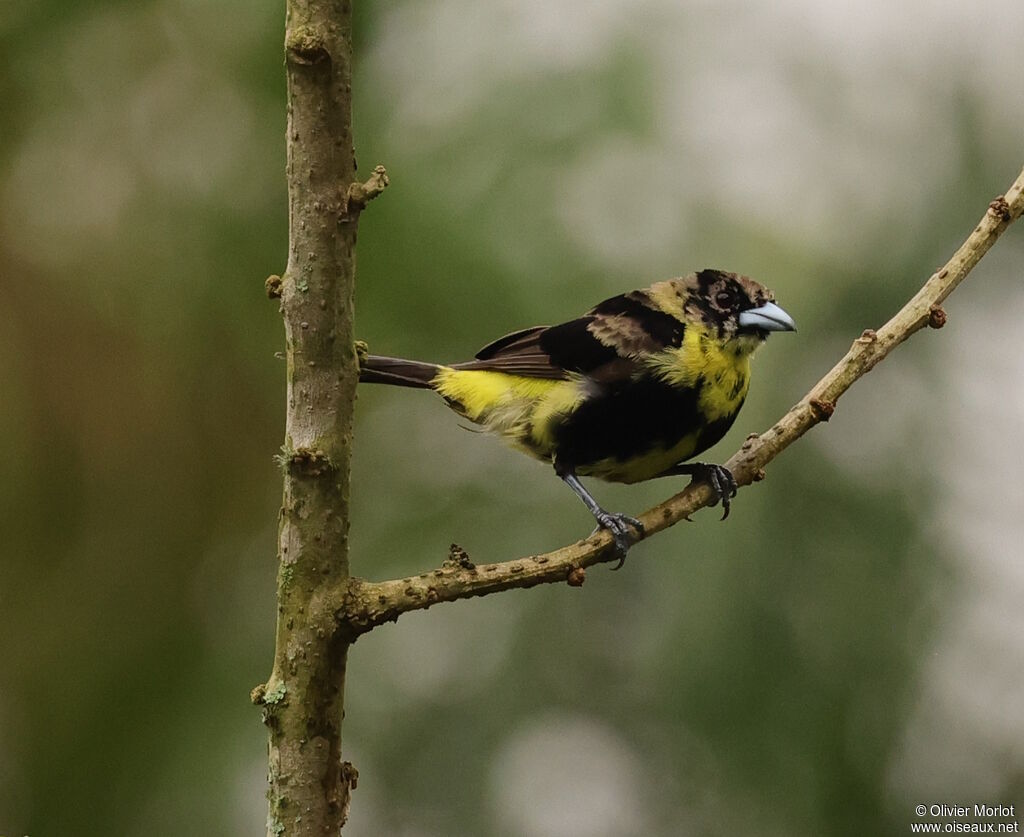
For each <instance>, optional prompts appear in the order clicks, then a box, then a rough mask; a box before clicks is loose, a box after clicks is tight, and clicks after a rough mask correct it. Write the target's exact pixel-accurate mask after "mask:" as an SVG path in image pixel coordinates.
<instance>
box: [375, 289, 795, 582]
mask: <svg viewBox="0 0 1024 837" xmlns="http://www.w3.org/2000/svg"><path fill="white" fill-rule="evenodd" d="M795 330H796V326H795V324H794V323H793V320H792V318H791V317H790V316H789V315H788V314H787V313H786V312H785V311H783V310H782V309H781V308H780V307H779V306H778V305H776V304H775V299H774V295H773V294H772V292H771V291H769V290H768V289H767V288H765V287H763V286H762V285H760V284H758V283H757V282H755V281H753V280H752V279H749V278H748V277H746V276H740V275H738V274H735V273H726V272H724V271H720V270H702V271H700V272H699V273H691V274H690V275H689V276H685V277H681V278H676V279H668V280H666V281H664V282H657V283H655V284H653V285H651V286H650V287H649V288H644V289H643V290H637V291H631V292H629V293H626V294H622V295H621V296H615V297H612V298H611V299H606V300H605V301H604V302H602V303H600V304H599V305H596V306H595V307H594V308H591V309H590V311H588V312H587V313H586V314H584V315H583V316H582V317H579V318H578V319H575V320H569V321H568V322H565V323H562V324H561V325H554V326H536V327H534V328H526V329H523V330H522V331H516V332H513V333H512V334H508V335H506V336H504V337H501V338H499V339H498V340H495V341H494V342H493V343H490V344H489V345H487V346H485V347H484V348H482V349H481V350H480V351H479V352H477V354H476V359H475V360H471V361H468V362H465V363H454V364H451V365H448V366H445V365H440V364H436V363H422V362H420V361H414V360H402V359H399V358H391V357H378V356H376V355H369V356H367V357H365V358H363V360H362V363H361V368H360V374H359V380H360V381H361V382H367V383H381V384H394V385H397V386H406V387H419V388H423V389H432V390H434V391H435V392H437V393H438V394H439V395H440V396H441V397H442V398H444V400H445V401H446V402H447V403H448V406H449V407H451V408H452V409H453V410H455V412H457V413H458V414H459V415H461V416H464V417H465V418H467V419H469V420H470V421H471V422H474V423H475V424H479V425H481V426H482V427H483V428H484V429H486V430H489V431H492V432H494V433H496V434H497V435H499V436H501V437H502V438H504V439H506V440H507V441H509V442H510V443H511V444H512V445H513V446H514V447H516V448H518V449H519V450H522V451H524V452H525V453H528V454H530V455H531V456H534V457H536V458H538V459H541V460H544V461H547V462H551V463H552V464H553V465H554V467H555V473H556V474H558V476H559V477H561V479H562V480H564V481H565V483H566V484H567V485H568V486H569V487H570V488H571V489H572V490H573V491H575V492H576V494H577V495H578V496H579V498H580V499H581V500H582V501H583V502H584V503H585V504H586V506H587V508H588V509H589V510H590V512H591V514H593V515H594V518H595V519H596V520H597V523H598V526H599V527H604V528H605V529H608V530H609V531H610V532H611V533H612V535H613V537H614V539H615V544H616V546H617V548H618V551H619V556H620V558H624V557H625V554H626V551H627V550H628V549H629V547H630V545H631V544H632V543H634V542H635V540H637V539H638V538H640V537H643V526H642V525H641V523H640V521H638V520H636V519H635V518H632V517H629V516H627V515H624V514H620V513H613V512H607V511H605V510H604V509H603V508H601V506H600V505H598V503H597V501H596V500H595V499H594V498H593V497H592V496H591V494H590V492H589V491H587V489H586V488H584V486H583V484H582V483H581V482H580V481H579V477H581V476H584V477H597V478H599V479H603V480H608V481H610V482H624V483H634V482H640V481H642V480H649V479H652V478H654V477H664V476H673V475H689V476H691V477H693V478H694V479H703V480H706V481H707V482H709V483H710V484H711V487H712V488H713V490H714V492H715V495H716V497H717V499H716V501H715V502H716V504H717V502H718V500H721V502H722V505H723V508H724V514H723V519H724V518H725V517H726V516H727V515H728V514H729V500H730V498H731V497H733V496H735V494H736V481H735V480H734V479H733V476H732V474H731V473H730V472H729V471H728V469H726V468H724V467H723V466H721V465H713V464H707V463H702V462H694V463H689V464H685V463H686V460H688V459H690V458H691V457H694V456H696V455H697V454H699V453H701V452H703V451H705V450H707V449H708V448H709V447H711V446H712V445H713V444H715V443H716V442H717V441H718V440H719V439H721V438H722V437H723V436H724V435H725V433H726V431H727V430H728V429H729V428H730V426H732V423H733V421H734V420H735V418H736V415H737V413H739V410H740V407H742V406H743V400H744V399H745V398H746V395H747V389H748V387H749V385H750V356H751V355H752V354H753V352H754V350H755V349H756V348H757V347H758V346H760V345H761V343H763V342H764V339H765V337H767V335H768V333H769V332H772V331H795ZM631 529H632V530H634V531H630V530H631ZM620 565H621V561H620Z"/></svg>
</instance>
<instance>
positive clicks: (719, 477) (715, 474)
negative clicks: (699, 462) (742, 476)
mask: <svg viewBox="0 0 1024 837" xmlns="http://www.w3.org/2000/svg"><path fill="white" fill-rule="evenodd" d="M705 467H706V468H707V480H708V482H709V483H710V484H711V489H712V490H713V491H714V492H715V502H713V503H712V504H711V505H712V506H717V505H718V501H719V500H721V501H722V520H725V519H726V518H727V517H728V516H729V510H730V508H731V505H732V504H731V503H730V502H729V501H730V500H731V499H732V498H733V497H735V496H736V490H737V489H738V488H739V486H738V485H737V483H736V478H735V477H734V476H733V475H732V471H730V470H729V469H728V468H726V467H725V466H724V465H713V464H709V465H706V466H705Z"/></svg>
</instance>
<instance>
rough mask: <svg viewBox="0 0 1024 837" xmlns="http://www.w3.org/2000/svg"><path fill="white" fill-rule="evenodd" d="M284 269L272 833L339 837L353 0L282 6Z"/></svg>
mask: <svg viewBox="0 0 1024 837" xmlns="http://www.w3.org/2000/svg"><path fill="white" fill-rule="evenodd" d="M286 4H287V16H286V36H285V63H286V68H287V78H288V133H287V149H288V167H287V178H288V222H289V238H288V267H287V270H286V271H285V274H284V276H283V277H282V278H281V281H280V283H273V287H271V285H269V284H268V290H271V292H272V294H273V295H277V294H278V293H279V294H280V297H281V313H282V315H283V317H284V326H285V337H286V341H287V369H288V371H287V375H288V396H287V421H286V431H285V443H284V447H283V449H282V450H283V453H282V456H281V465H282V470H283V472H284V500H283V504H282V508H281V517H280V529H279V538H278V549H279V553H278V558H279V561H280V564H279V571H278V579H277V582H278V586H277V597H278V598H277V601H278V619H277V638H276V649H275V652H274V667H273V671H272V673H271V675H270V679H269V681H268V682H267V683H266V684H265V685H262V686H258V687H257V688H256V689H255V690H254V692H253V700H254V702H255V703H257V704H258V705H260V706H262V707H263V717H264V722H265V723H266V725H267V727H268V728H269V731H270V745H269V775H268V780H269V790H268V793H267V796H268V800H269V816H268V819H267V834H268V835H272V837H278V835H282V834H287V835H314V834H315V835H324V834H337V833H338V832H339V830H340V829H341V827H342V825H343V824H344V821H345V817H346V815H347V811H348V800H349V793H350V791H351V788H352V787H354V786H355V775H356V774H355V771H354V769H353V768H352V767H351V765H348V764H343V763H342V761H341V722H342V716H343V700H344V687H345V663H346V658H347V653H348V647H349V644H350V637H349V636H348V635H347V634H346V633H345V632H344V630H343V629H340V628H339V626H338V622H337V620H336V619H335V618H334V613H333V610H332V609H331V608H330V607H325V600H329V597H325V591H327V590H329V589H333V588H334V587H335V586H336V585H337V584H339V583H344V582H345V579H347V578H348V575H349V562H348V511H349V462H350V452H351V447H352V412H353V402H354V398H355V385H356V380H357V364H356V357H355V351H354V348H353V331H352V328H353V324H352V299H353V286H354V273H355V257H354V248H355V237H356V224H357V222H358V211H355V212H351V211H350V210H349V207H348V206H347V203H348V200H347V195H348V190H349V186H350V184H351V183H352V182H353V180H354V177H355V160H354V153H353V148H352V128H351V98H352V87H351V79H352V28H351V22H352V21H351V18H352V15H351V4H350V3H349V2H347V1H346V0H286Z"/></svg>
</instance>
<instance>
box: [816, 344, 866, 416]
mask: <svg viewBox="0 0 1024 837" xmlns="http://www.w3.org/2000/svg"><path fill="white" fill-rule="evenodd" d="M872 334H874V332H872ZM810 406H811V415H812V416H814V419H815V421H828V420H829V419H830V418H832V414H833V413H834V412H835V411H836V404H835V402H834V401H823V400H822V399H820V398H812V399H811V400H810Z"/></svg>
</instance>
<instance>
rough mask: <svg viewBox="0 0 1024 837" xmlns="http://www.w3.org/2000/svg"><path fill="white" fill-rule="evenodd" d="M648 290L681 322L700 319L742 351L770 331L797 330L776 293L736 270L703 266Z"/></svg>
mask: <svg viewBox="0 0 1024 837" xmlns="http://www.w3.org/2000/svg"><path fill="white" fill-rule="evenodd" d="M659 285H660V286H661V287H659ZM651 291H652V296H653V297H654V298H655V299H656V300H658V303H659V307H662V308H665V309H667V310H670V309H675V310H674V311H672V313H675V314H676V315H677V316H680V318H681V319H682V320H683V321H684V322H695V323H699V324H700V325H702V326H704V327H705V328H707V329H708V330H709V331H710V332H712V334H714V335H715V336H716V337H717V338H718V339H719V340H723V341H736V343H737V348H741V349H742V350H744V351H753V350H754V349H755V348H756V347H757V346H759V345H760V344H761V343H762V342H763V341H764V339H765V338H766V337H767V336H768V333H769V332H771V331H796V323H794V322H793V318H792V317H790V316H789V314H787V313H786V312H785V311H783V310H782V308H780V307H779V306H778V305H776V304H775V294H773V293H772V292H771V291H770V290H768V289H767V288H766V287H765V286H764V285H762V284H760V283H758V282H755V281H754V280H753V279H751V278H749V277H747V276H740V275H739V274H738V273H727V272H725V271H723V270H711V269H707V270H702V271H700V272H699V273H691V274H690V275H689V276H683V277H680V278H678V279H670V280H669V281H668V282H662V283H658V285H656V286H654V287H653V288H651Z"/></svg>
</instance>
